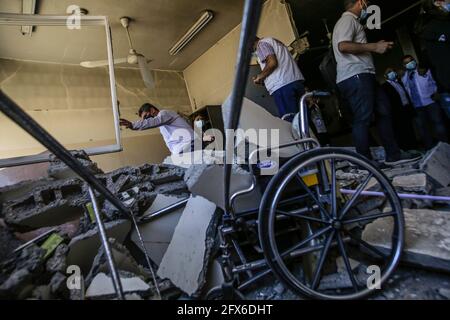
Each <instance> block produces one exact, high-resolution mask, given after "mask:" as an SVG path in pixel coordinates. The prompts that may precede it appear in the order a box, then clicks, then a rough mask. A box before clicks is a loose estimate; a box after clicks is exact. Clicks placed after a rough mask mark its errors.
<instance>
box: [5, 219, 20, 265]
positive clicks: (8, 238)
mask: <svg viewBox="0 0 450 320" xmlns="http://www.w3.org/2000/svg"><path fill="white" fill-rule="evenodd" d="M0 220H1V219H0ZM21 244H22V242H21V241H19V239H17V238H16V237H15V236H14V234H13V232H11V230H9V228H8V227H7V226H6V225H4V224H3V223H1V222H0V262H2V261H3V260H5V259H6V258H7V257H8V256H9V255H10V254H11V253H12V252H13V251H14V250H15V249H16V248H17V247H19V246H20V245H21Z"/></svg>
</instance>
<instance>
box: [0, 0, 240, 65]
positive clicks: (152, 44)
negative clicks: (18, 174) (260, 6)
mask: <svg viewBox="0 0 450 320" xmlns="http://www.w3.org/2000/svg"><path fill="white" fill-rule="evenodd" d="M71 5H73V1H70V0H40V1H38V2H37V13H38V14H44V15H47V14H49V15H67V13H66V10H67V8H68V7H69V6H71ZM77 5H78V6H80V7H81V8H85V9H87V10H88V12H89V13H88V14H89V15H90V16H95V15H105V16H107V17H108V18H109V21H110V23H111V29H112V34H113V46H114V56H115V57H116V58H120V57H126V56H127V54H128V50H129V46H128V41H127V38H126V34H125V31H124V29H123V27H122V26H121V24H120V21H119V19H120V17H122V16H128V17H131V18H132V22H131V25H130V32H131V36H132V38H133V42H134V46H135V48H136V50H137V51H138V52H140V53H142V54H144V55H145V56H146V57H148V58H149V59H152V60H153V61H152V62H151V63H150V65H149V67H150V68H152V69H163V70H184V69H185V68H186V67H187V66H189V65H190V64H191V63H192V62H193V61H194V60H195V59H196V58H198V57H199V56H200V55H201V54H203V53H204V52H205V51H206V50H207V49H208V48H210V47H211V46H212V45H214V44H215V43H216V42H217V41H218V40H219V39H220V38H222V37H223V36H224V35H225V34H227V33H228V32H229V31H231V30H232V29H233V28H234V27H235V26H237V25H238V24H239V23H240V20H241V18H242V9H243V4H242V1H240V0H227V1H221V0H191V1H186V0H171V1H165V0H150V1H149V0H132V1H122V0H95V1H92V0H90V1H88V0H79V1H77ZM206 9H208V10H211V11H213V13H214V19H213V20H212V22H211V23H210V24H209V25H208V26H207V27H206V28H205V29H204V30H203V31H202V32H200V33H199V34H198V35H197V36H196V37H195V38H194V39H193V41H192V42H191V43H190V44H189V45H188V46H187V47H185V48H184V49H183V50H182V51H181V52H180V53H179V54H178V55H176V56H171V55H169V53H168V51H169V49H170V48H171V47H172V45H174V44H175V42H177V40H178V39H179V38H180V37H181V36H182V35H183V34H184V33H185V32H186V31H187V30H188V29H189V28H190V27H191V26H192V24H193V23H194V22H195V21H196V20H197V19H198V18H199V17H200V15H201V13H202V11H203V10H206ZM0 12H6V13H21V12H22V0H2V1H1V2H0ZM104 33H105V32H104V29H102V28H99V27H88V28H87V27H86V28H82V29H81V30H68V29H66V28H62V27H39V28H36V29H35V32H33V34H32V36H31V37H30V36H24V35H22V34H21V30H20V27H11V26H1V27H0V43H2V45H1V46H0V58H9V59H19V60H30V61H42V62H53V63H64V64H79V63H80V62H81V61H84V60H102V59H105V58H106V41H105V40H104V39H105V35H104ZM125 66H126V65H125Z"/></svg>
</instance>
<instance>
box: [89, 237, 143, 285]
mask: <svg viewBox="0 0 450 320" xmlns="http://www.w3.org/2000/svg"><path fill="white" fill-rule="evenodd" d="M108 241H109V244H110V248H111V251H112V255H113V257H114V261H115V263H116V268H117V269H119V270H122V271H127V272H131V273H133V274H136V275H139V276H140V277H143V278H144V279H148V278H149V277H150V272H149V271H147V270H145V269H144V268H143V267H142V266H141V265H139V264H138V263H137V262H136V260H135V259H134V258H133V257H132V255H131V253H130V252H129V251H128V249H127V248H126V247H125V246H123V245H121V244H120V243H119V242H118V241H117V240H116V239H113V238H110V239H109V240H108ZM101 272H104V273H107V272H109V265H108V262H107V258H106V254H105V249H104V248H103V246H101V247H100V248H99V251H98V253H97V255H96V256H95V258H94V261H93V263H92V267H91V270H90V271H89V274H88V275H87V277H86V280H85V284H86V285H87V286H88V285H89V284H90V283H91V281H92V279H93V278H94V277H95V276H96V275H97V274H99V273H101Z"/></svg>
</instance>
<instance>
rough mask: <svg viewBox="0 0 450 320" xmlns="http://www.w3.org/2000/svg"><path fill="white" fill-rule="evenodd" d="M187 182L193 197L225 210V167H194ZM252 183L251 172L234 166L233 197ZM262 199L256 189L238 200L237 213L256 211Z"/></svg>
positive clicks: (232, 175) (190, 169)
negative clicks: (206, 200)
mask: <svg viewBox="0 0 450 320" xmlns="http://www.w3.org/2000/svg"><path fill="white" fill-rule="evenodd" d="M185 180H186V184H187V186H188V188H189V191H190V192H191V193H192V194H193V195H196V196H201V197H203V198H205V199H208V200H209V201H211V202H213V203H215V204H216V205H217V206H218V207H219V208H221V209H222V210H224V209H225V205H224V201H225V199H224V196H223V195H224V190H225V189H224V184H223V181H224V166H222V165H193V166H191V167H190V168H189V169H188V170H187V171H186V174H185ZM216 182H217V183H216ZM252 183H253V176H252V175H251V174H250V173H249V172H247V171H245V170H244V169H242V168H240V167H239V166H236V165H235V166H233V169H232V174H231V182H230V192H231V195H233V194H234V193H235V192H238V191H242V190H245V189H248V188H249V187H250V186H251V185H252ZM212 184H214V185H212ZM261 197H262V196H261V191H260V189H259V188H257V187H256V188H254V190H253V191H252V192H250V193H248V194H245V195H242V196H240V197H238V198H236V201H235V206H234V209H235V211H236V212H239V211H241V212H242V211H246V210H252V209H256V208H258V207H259V204H260V202H261Z"/></svg>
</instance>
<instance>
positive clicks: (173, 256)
mask: <svg viewBox="0 0 450 320" xmlns="http://www.w3.org/2000/svg"><path fill="white" fill-rule="evenodd" d="M217 213H218V211H217V206H216V205H215V204H214V203H212V202H210V201H208V200H207V199H205V198H202V197H191V198H190V199H189V201H188V203H187V204H186V207H185V209H184V211H183V214H182V215H181V218H180V221H179V223H178V225H177V227H176V229H175V232H174V235H173V237H172V241H171V242H170V245H169V247H168V248H167V251H166V253H165V255H164V257H163V259H162V261H161V264H160V266H159V269H158V276H159V277H160V278H161V279H169V280H170V281H171V282H172V283H173V284H174V285H175V286H176V287H178V288H179V289H181V290H182V291H183V292H185V293H186V294H188V295H190V296H195V295H197V294H198V293H199V291H200V290H201V289H202V287H203V285H204V284H205V281H206V274H207V268H208V265H209V261H210V255H211V252H212V248H213V247H214V244H215V237H216V232H217V230H216V229H217V223H218V216H219V215H218V214H217ZM180 266H181V267H180Z"/></svg>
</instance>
